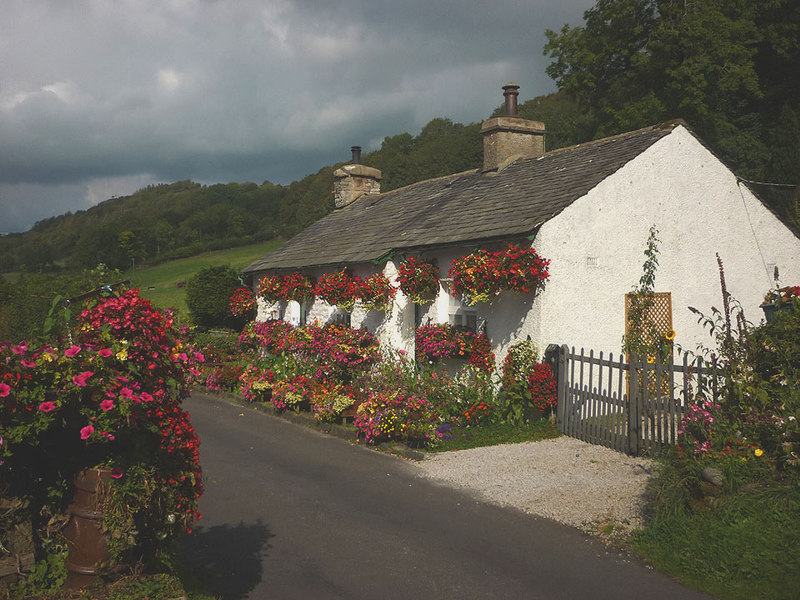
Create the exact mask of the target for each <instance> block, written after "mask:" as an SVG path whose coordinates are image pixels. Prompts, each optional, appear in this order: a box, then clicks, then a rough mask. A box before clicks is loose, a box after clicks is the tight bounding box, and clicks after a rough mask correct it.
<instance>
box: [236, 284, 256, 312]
mask: <svg viewBox="0 0 800 600" xmlns="http://www.w3.org/2000/svg"><path fill="white" fill-rule="evenodd" d="M255 306H256V297H255V294H253V290H251V289H250V288H239V289H237V290H234V292H233V294H231V300H230V307H231V313H233V315H234V316H237V317H238V316H240V315H246V314H247V313H249V312H250V311H251V310H253V309H254V308H255Z"/></svg>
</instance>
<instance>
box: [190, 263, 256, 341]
mask: <svg viewBox="0 0 800 600" xmlns="http://www.w3.org/2000/svg"><path fill="white" fill-rule="evenodd" d="M240 287H242V284H241V282H240V281H239V275H238V273H237V272H236V271H235V270H234V269H233V268H231V267H230V266H229V265H222V266H219V267H207V268H205V269H202V270H200V271H198V272H197V273H196V274H195V275H193V276H192V277H191V278H190V279H189V281H188V283H187V284H186V305H187V306H188V307H189V315H190V316H191V318H192V321H194V323H195V324H196V325H199V326H200V327H230V328H232V329H241V328H242V327H243V326H244V320H243V319H241V318H238V317H234V316H233V315H232V314H231V309H230V304H229V302H230V298H231V294H232V293H233V291H234V290H236V289H237V288H240Z"/></svg>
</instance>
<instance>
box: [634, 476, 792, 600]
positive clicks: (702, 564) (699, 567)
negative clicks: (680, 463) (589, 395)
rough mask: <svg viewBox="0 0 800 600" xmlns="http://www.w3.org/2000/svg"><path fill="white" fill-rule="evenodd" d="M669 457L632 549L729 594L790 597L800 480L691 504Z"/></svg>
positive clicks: (733, 597) (770, 599)
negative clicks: (695, 505)
mask: <svg viewBox="0 0 800 600" xmlns="http://www.w3.org/2000/svg"><path fill="white" fill-rule="evenodd" d="M685 489H686V488H685V486H684V485H682V482H681V481H680V473H679V471H678V469H676V468H675V467H674V465H670V464H669V461H668V460H665V461H663V462H662V466H661V468H660V471H659V473H658V474H657V476H656V478H655V479H654V481H653V489H651V492H653V497H652V499H651V501H652V504H651V514H650V515H649V518H648V520H647V522H646V524H645V527H644V529H643V530H641V531H639V532H636V533H634V535H633V537H632V539H631V547H632V549H633V550H634V551H635V552H636V553H637V554H639V555H640V556H641V557H642V558H643V559H645V560H646V561H648V562H649V563H651V564H652V565H653V566H654V567H655V568H656V569H658V570H659V571H664V572H666V573H668V574H670V575H673V576H675V577H677V578H678V579H680V580H681V581H682V582H683V583H685V584H686V585H689V586H692V587H694V588H697V589H700V590H702V591H705V592H708V593H710V594H713V595H715V596H718V597H720V598H724V599H726V600H749V599H752V598H759V599H762V600H790V599H793V598H797V597H798V590H800V552H798V540H800V487H798V485H797V483H796V482H794V483H790V484H782V485H772V486H763V485H759V486H756V485H752V484H751V485H744V486H742V487H741V488H740V489H739V490H738V491H735V492H731V493H728V494H725V495H723V496H721V497H720V498H718V499H717V501H716V502H715V504H714V505H713V506H710V507H709V508H708V509H707V510H704V511H697V510H692V509H690V508H689V507H688V505H687V499H688V497H687V496H688V493H687V492H685V491H683V490H685Z"/></svg>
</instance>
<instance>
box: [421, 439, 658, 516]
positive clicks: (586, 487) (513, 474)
mask: <svg viewBox="0 0 800 600" xmlns="http://www.w3.org/2000/svg"><path fill="white" fill-rule="evenodd" d="M416 464H417V466H418V468H419V470H420V473H421V476H423V477H428V478H431V479H434V480H437V481H439V482H441V483H444V484H446V485H450V486H453V487H457V488H461V489H464V490H468V491H471V492H473V493H475V494H476V495H477V497H478V498H480V499H482V500H487V501H490V502H492V503H495V504H499V505H503V506H513V507H516V508H518V509H520V510H523V511H525V512H527V513H530V514H535V515H539V516H542V517H546V518H549V519H553V520H555V521H558V522H560V523H564V524H566V525H571V526H573V527H579V528H582V529H584V530H587V531H597V529H598V528H599V527H603V526H605V525H612V524H613V525H615V526H616V527H617V528H618V530H630V529H634V528H639V527H641V524H642V497H643V493H644V489H645V485H646V483H647V480H648V478H649V476H650V472H651V469H652V466H653V465H652V461H650V460H648V459H645V458H636V457H631V456H627V455H625V454H622V453H620V452H615V451H613V450H609V449H608V448H603V447H601V446H594V445H591V444H587V443H586V442H582V441H580V440H576V439H574V438H569V437H566V436H562V437H559V438H556V439H552V440H544V441H541V442H526V443H522V444H504V445H501V446H490V447H486V448H474V449H472V450H458V451H454V452H444V453H434V454H429V455H428V456H427V457H426V458H425V460H423V461H420V462H418V463H416Z"/></svg>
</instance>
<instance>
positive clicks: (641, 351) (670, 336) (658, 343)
mask: <svg viewBox="0 0 800 600" xmlns="http://www.w3.org/2000/svg"><path fill="white" fill-rule="evenodd" d="M658 243H659V239H658V230H657V229H656V228H655V226H653V227H651V228H650V234H649V236H648V238H647V246H646V247H645V250H644V255H645V261H644V264H643V265H642V276H641V278H640V279H639V285H638V286H635V287H634V288H633V291H632V294H631V302H630V306H629V308H628V315H627V317H628V326H627V328H626V329H627V331H626V333H625V335H624V336H623V338H622V351H623V352H625V353H626V354H628V355H632V354H636V355H637V356H638V357H639V358H640V359H641V360H644V359H645V358H647V361H648V362H650V363H653V362H656V361H659V362H666V361H667V360H668V358H669V357H670V356H671V355H672V341H673V340H674V339H675V332H674V331H666V332H662V331H659V330H658V328H657V326H656V322H655V320H654V319H653V316H652V315H653V308H654V306H655V290H654V288H655V281H656V271H657V269H658V252H659V251H658Z"/></svg>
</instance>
